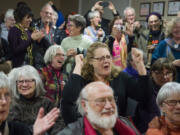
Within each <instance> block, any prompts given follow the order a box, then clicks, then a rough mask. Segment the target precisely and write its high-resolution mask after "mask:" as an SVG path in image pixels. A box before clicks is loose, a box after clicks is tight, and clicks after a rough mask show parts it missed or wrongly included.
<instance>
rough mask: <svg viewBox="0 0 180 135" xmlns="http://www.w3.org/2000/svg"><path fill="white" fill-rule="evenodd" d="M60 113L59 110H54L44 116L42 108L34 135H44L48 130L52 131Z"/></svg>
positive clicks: (35, 124)
mask: <svg viewBox="0 0 180 135" xmlns="http://www.w3.org/2000/svg"><path fill="white" fill-rule="evenodd" d="M59 112H60V111H59V109H58V108H53V109H52V110H51V111H50V112H49V113H48V114H46V115H45V116H44V109H43V108H42V107H41V108H40V109H39V112H38V116H37V118H36V121H35V123H34V125H33V135H43V134H44V133H45V132H46V131H47V130H48V129H50V128H51V127H52V126H53V125H54V124H55V121H56V119H57V118H58V117H59Z"/></svg>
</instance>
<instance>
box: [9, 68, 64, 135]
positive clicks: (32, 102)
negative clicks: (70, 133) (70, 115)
mask: <svg viewBox="0 0 180 135" xmlns="http://www.w3.org/2000/svg"><path fill="white" fill-rule="evenodd" d="M9 78H10V80H11V82H10V89H11V91H12V94H13V99H12V100H13V102H12V105H11V108H10V115H9V117H8V118H9V120H13V121H20V122H23V123H25V124H27V125H28V126H32V125H33V123H34V122H35V120H36V117H37V114H38V112H39V109H40V108H41V107H43V108H44V113H45V114H46V113H48V112H49V111H50V110H51V109H52V108H54V107H55V106H54V104H53V103H52V102H51V101H50V100H49V99H48V98H46V97H45V96H44V94H45V90H44V87H43V83H42V80H41V78H40V76H39V73H38V71H37V70H36V69H35V68H34V67H32V66H30V65H26V66H22V67H19V68H17V69H15V70H12V73H11V72H10V74H9ZM14 86H16V87H14ZM63 126H64V123H63V121H62V119H61V117H58V119H57V122H56V124H55V125H54V126H53V127H52V128H51V129H50V130H48V133H49V134H55V133H57V131H59V130H61V129H62V128H63Z"/></svg>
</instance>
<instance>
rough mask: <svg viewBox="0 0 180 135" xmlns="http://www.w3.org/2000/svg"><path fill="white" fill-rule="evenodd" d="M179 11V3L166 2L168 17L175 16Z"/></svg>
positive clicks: (176, 1)
mask: <svg viewBox="0 0 180 135" xmlns="http://www.w3.org/2000/svg"><path fill="white" fill-rule="evenodd" d="M178 11H180V1H179V0H175V1H169V2H168V15H170V16H171V15H177V12H178Z"/></svg>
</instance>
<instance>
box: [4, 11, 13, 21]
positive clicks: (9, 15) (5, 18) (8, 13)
mask: <svg viewBox="0 0 180 135" xmlns="http://www.w3.org/2000/svg"><path fill="white" fill-rule="evenodd" d="M11 17H12V18H14V9H8V10H7V11H6V13H5V15H4V21H6V20H7V19H8V18H11Z"/></svg>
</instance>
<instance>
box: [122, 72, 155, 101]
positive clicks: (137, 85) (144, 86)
mask: <svg viewBox="0 0 180 135" xmlns="http://www.w3.org/2000/svg"><path fill="white" fill-rule="evenodd" d="M121 74H123V75H122V76H124V79H125V82H126V83H127V84H126V85H127V89H126V95H127V97H130V98H132V99H134V100H136V101H142V102H146V101H147V100H149V98H151V96H152V89H151V87H150V80H149V76H148V75H145V76H139V77H138V79H135V78H134V77H132V76H129V75H128V74H127V73H121Z"/></svg>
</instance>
